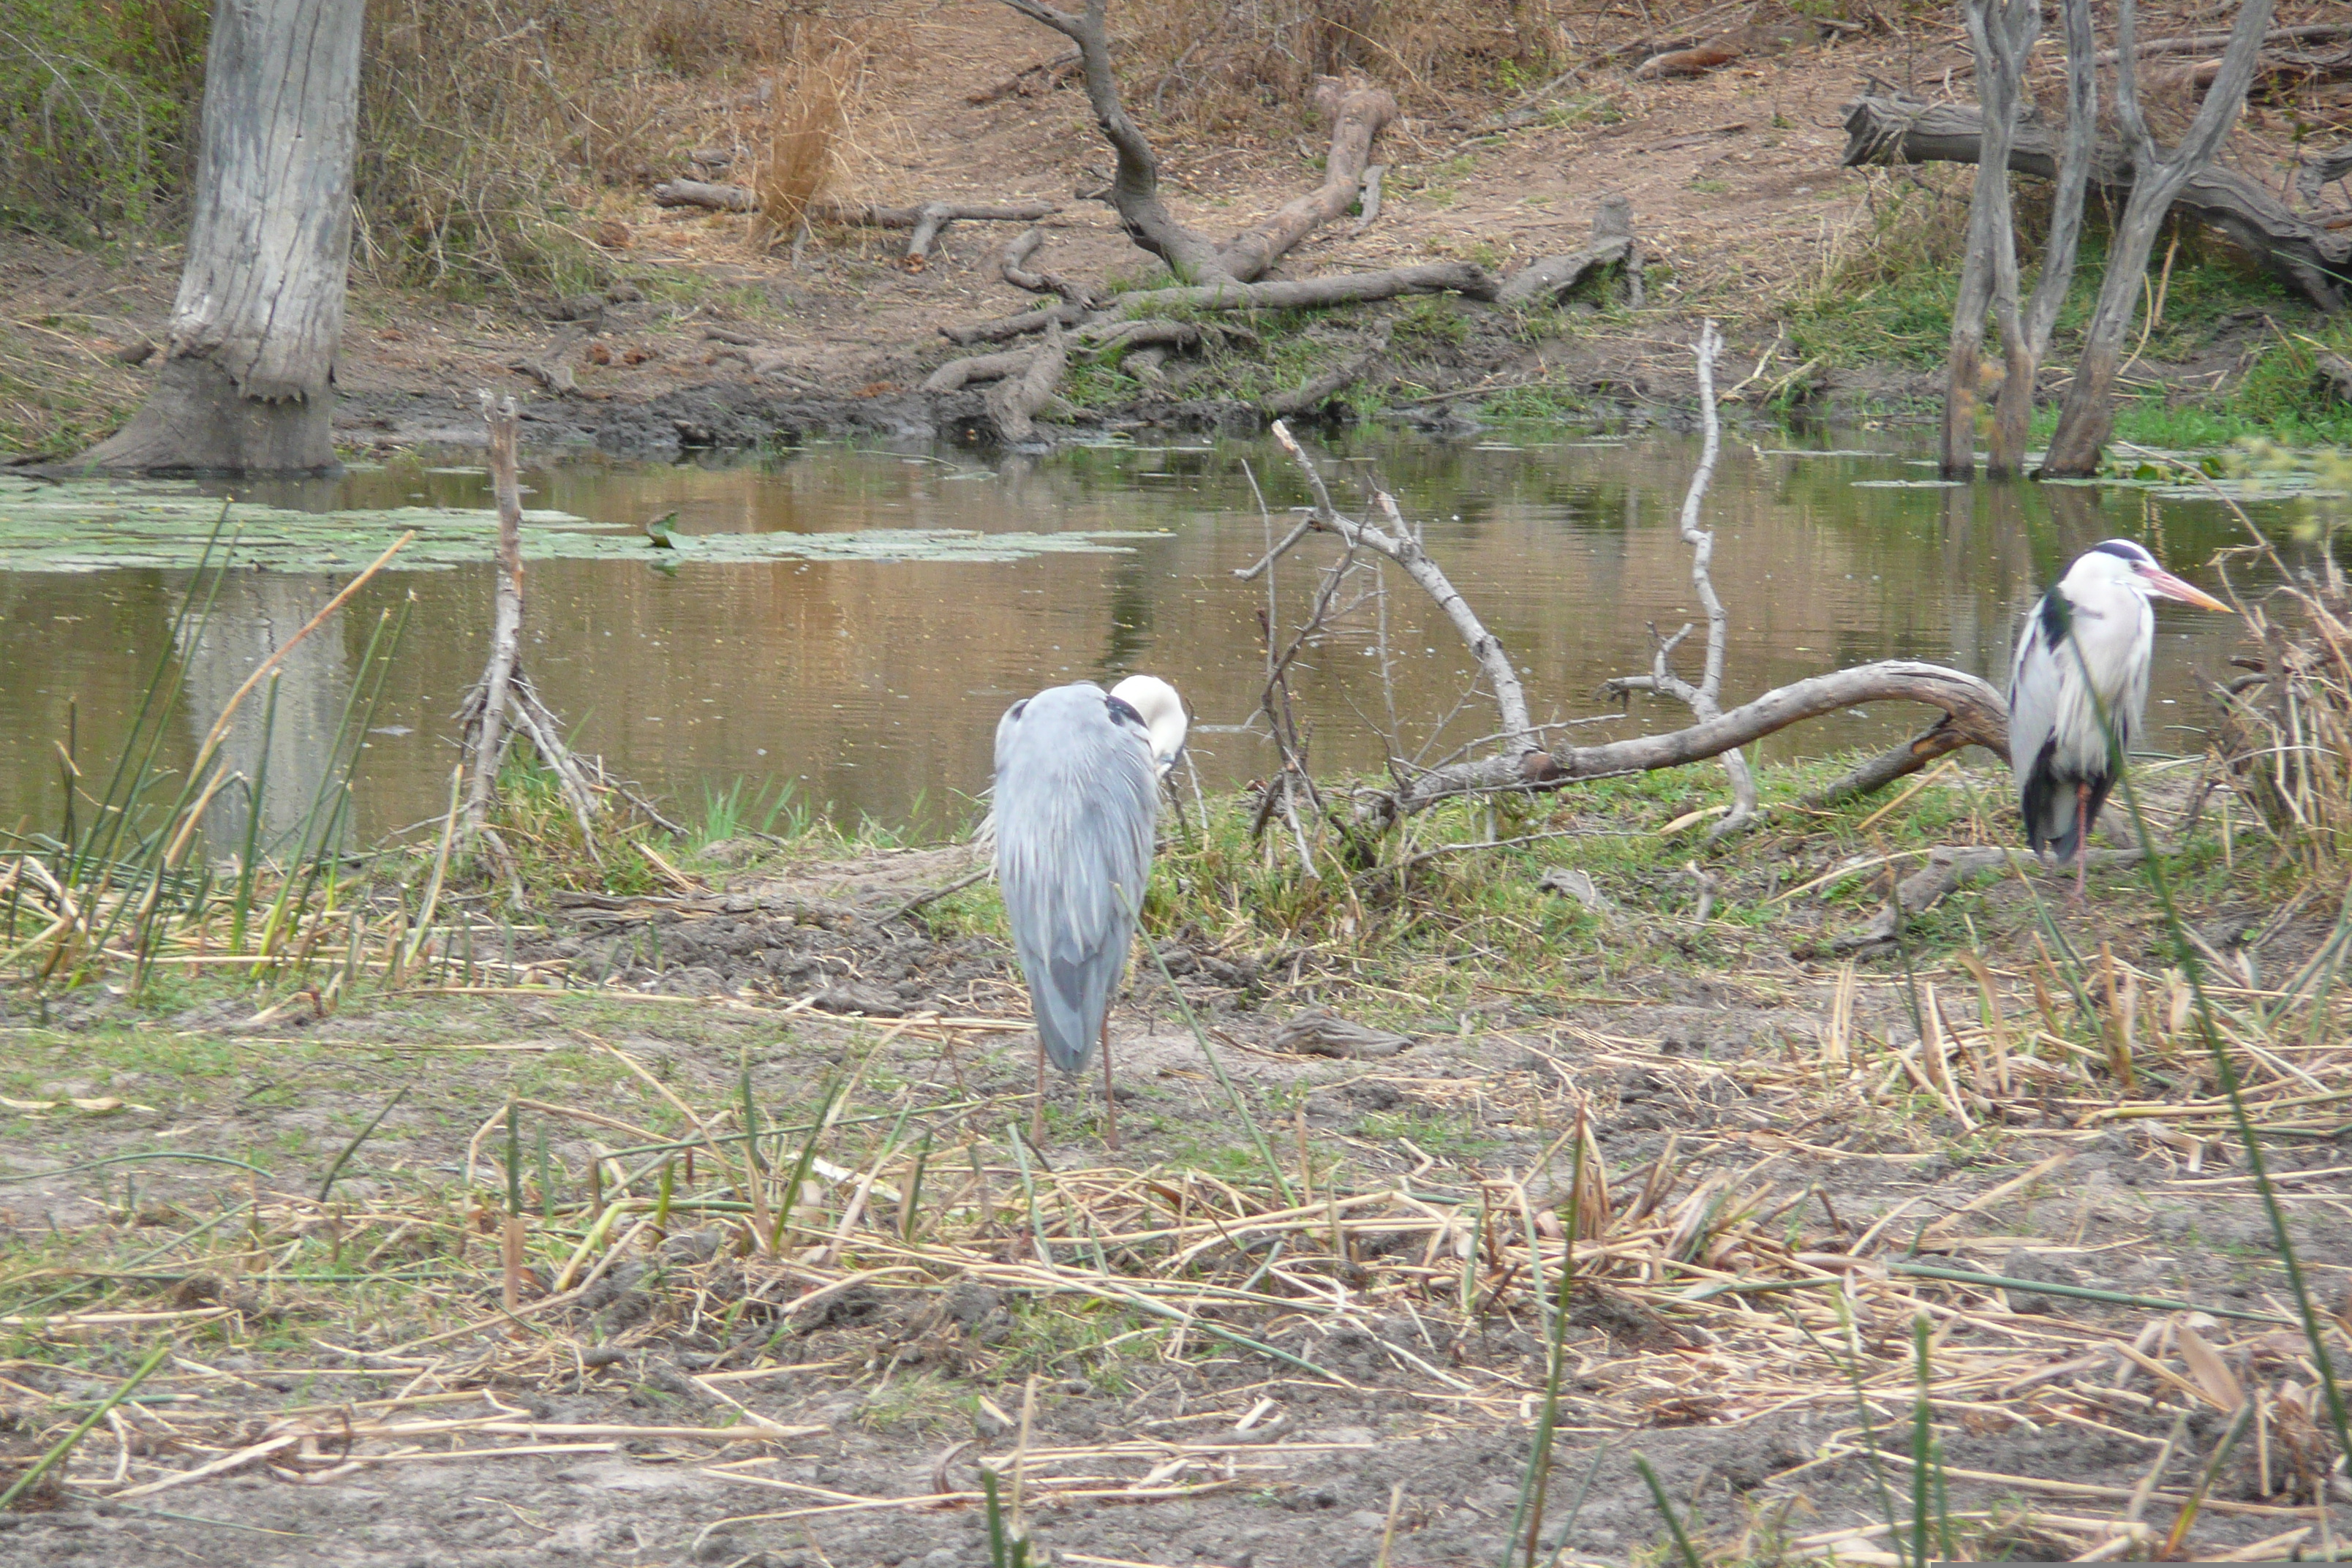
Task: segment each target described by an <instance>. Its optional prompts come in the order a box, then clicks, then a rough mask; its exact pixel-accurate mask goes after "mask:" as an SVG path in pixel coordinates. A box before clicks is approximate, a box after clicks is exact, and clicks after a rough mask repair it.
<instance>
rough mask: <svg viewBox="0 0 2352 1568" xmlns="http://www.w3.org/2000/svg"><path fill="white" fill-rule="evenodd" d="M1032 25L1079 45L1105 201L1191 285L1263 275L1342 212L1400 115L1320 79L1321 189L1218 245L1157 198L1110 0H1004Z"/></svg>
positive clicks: (1379, 93)
mask: <svg viewBox="0 0 2352 1568" xmlns="http://www.w3.org/2000/svg"><path fill="white" fill-rule="evenodd" d="M1004 4H1005V5H1010V6H1011V7H1012V8H1013V9H1014V10H1015V11H1018V12H1020V13H1021V14H1022V15H1023V16H1026V17H1028V18H1029V19H1030V20H1031V21H1033V22H1042V23H1044V24H1045V26H1048V27H1051V28H1053V29H1054V30H1055V32H1057V33H1059V34H1061V35H1062V36H1063V37H1066V38H1068V39H1069V40H1070V41H1071V42H1072V43H1074V44H1076V45H1077V46H1078V60H1079V64H1080V65H1081V67H1082V68H1083V73H1084V76H1085V79H1086V84H1087V102H1088V103H1089V104H1091V105H1092V106H1093V108H1094V111H1095V123H1096V124H1097V126H1099V127H1100V128H1101V130H1102V133H1103V140H1104V141H1106V142H1109V143H1110V146H1111V153H1112V154H1113V157H1114V160H1115V163H1114V167H1113V171H1112V174H1111V183H1110V192H1109V196H1110V204H1111V206H1112V208H1113V210H1115V211H1116V212H1117V213H1118V216H1119V222H1120V224H1121V225H1122V226H1124V227H1125V228H1126V230H1127V235H1128V237H1129V239H1131V240H1133V241H1134V242H1135V243H1136V244H1137V245H1138V246H1139V247H1141V248H1143V249H1145V250H1148V251H1150V253H1151V254H1152V255H1154V256H1157V257H1158V258H1160V259H1161V260H1162V261H1164V262H1166V263H1167V264H1168V269H1169V270H1170V271H1171V272H1172V273H1174V274H1175V275H1176V276H1177V278H1178V279H1180V280H1181V281H1182V282H1185V283H1188V284H1212V285H1214V284H1231V283H1248V282H1252V281H1254V280H1255V279H1259V278H1263V277H1264V276H1265V274H1266V273H1267V271H1269V270H1270V269H1271V268H1273V266H1274V264H1275V263H1276V262H1277V261H1279V260H1281V259H1282V258H1283V257H1284V256H1286V255H1287V254H1288V253H1289V251H1290V250H1291V248H1292V247H1294V246H1296V245H1297V243H1298V242H1299V241H1300V240H1302V239H1304V238H1306V237H1307V235H1309V234H1311V233H1313V232H1314V231H1315V230H1316V229H1317V228H1318V227H1320V226H1322V225H1324V224H1326V223H1328V222H1330V221H1331V220H1332V219H1333V218H1335V217H1338V216H1340V215H1341V214H1342V213H1344V212H1346V211H1347V210H1348V208H1349V205H1351V204H1352V203H1354V201H1355V200H1356V198H1357V195H1359V193H1360V191H1361V190H1362V188H1363V180H1364V172H1365V169H1366V167H1367V166H1368V165H1369V163H1370V159H1371V147H1372V141H1373V139H1374V138H1375V137H1377V136H1378V135H1379V134H1380V133H1381V128H1382V127H1384V126H1386V125H1387V124H1388V122H1389V121H1391V120H1393V119H1394V118H1395V117H1396V112H1397V106H1396V100H1395V99H1393V98H1391V97H1390V96H1389V94H1388V93H1387V92H1386V91H1384V90H1382V89H1380V88H1376V87H1355V88H1349V87H1347V86H1346V85H1344V84H1343V83H1341V82H1339V81H1337V80H1331V79H1326V80H1325V81H1322V82H1320V83H1318V85H1317V88H1316V94H1315V101H1316V106H1317V107H1318V108H1319V109H1321V110H1323V111H1324V112H1325V113H1326V114H1328V115H1329V116H1330V117H1331V121H1332V126H1331V146H1330V152H1329V155H1328V157H1327V158H1326V160H1325V162H1324V174H1325V177H1324V181H1323V184H1322V186H1321V187H1320V188H1319V189H1317V190H1314V191H1311V192H1309V193H1307V195H1303V196H1298V197H1296V198H1294V199H1293V200H1291V201H1289V202H1286V203H1285V204H1284V205H1282V206H1280V207H1278V208H1276V210H1275V211H1274V212H1273V213H1272V214H1271V215H1269V216H1267V217H1266V218H1265V221H1263V222H1261V223H1258V224H1256V225H1255V226H1252V227H1249V228H1245V229H1244V230H1242V231H1241V232H1240V233H1239V234H1236V235H1235V236H1234V237H1233V238H1231V239H1230V240H1227V241H1226V242H1225V243H1224V244H1223V245H1217V244H1215V243H1213V241H1211V240H1210V239H1209V238H1208V237H1206V236H1203V235H1202V234H1200V233H1198V232H1196V231H1195V230H1193V229H1192V228H1189V227H1187V226H1185V225H1184V224H1183V223H1181V221H1179V220H1178V218H1177V217H1176V215H1175V214H1173V213H1171V212H1170V211H1169V210H1168V204H1167V203H1166V202H1165V201H1163V200H1161V199H1160V160H1159V158H1158V157H1157V156H1156V155H1155V154H1154V153H1152V151H1151V143H1150V142H1149V141H1147V140H1146V139H1145V137H1144V134H1143V132H1141V131H1140V130H1139V129H1137V127H1136V123H1135V121H1133V120H1131V119H1129V117H1128V112H1127V108H1126V106H1125V105H1124V104H1123V103H1122V102H1121V101H1120V100H1119V96H1118V78H1117V77H1116V76H1115V75H1114V74H1113V73H1112V70H1111V61H1110V54H1111V48H1110V28H1109V24H1108V20H1107V11H1108V0H1086V9H1085V10H1084V11H1083V12H1079V13H1075V14H1074V13H1071V12H1067V11H1059V10H1056V9H1055V8H1054V7H1053V6H1051V5H1046V4H1045V3H1044V0H1004Z"/></svg>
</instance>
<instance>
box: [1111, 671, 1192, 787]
mask: <svg viewBox="0 0 2352 1568" xmlns="http://www.w3.org/2000/svg"><path fill="white" fill-rule="evenodd" d="M1110 694H1111V695H1112V696H1113V697H1115V698H1117V699H1118V700H1120V701H1121V702H1124V703H1126V704H1127V705H1128V706H1129V708H1132V709H1134V710H1135V711H1136V713H1137V714H1138V715H1139V717H1140V718H1141V719H1142V720H1143V727H1144V728H1145V729H1146V730H1149V731H1151V760H1152V761H1153V762H1154V763H1158V764H1159V767H1160V772H1161V773H1166V772H1167V771H1168V770H1169V769H1170V768H1172V767H1174V766H1175V765H1176V759H1177V757H1179V756H1180V755H1181V754H1182V752H1183V750H1184V731H1185V721H1184V700H1183V699H1182V698H1181V697H1179V696H1177V695H1176V689H1175V688H1174V687H1172V686H1171V685H1169V684H1168V683H1167V682H1166V681H1164V680H1162V679H1160V678H1159V677H1158V676H1156V675H1130V676H1129V677H1128V678H1127V679H1125V680H1122V681H1120V682H1119V683H1118V685H1117V686H1114V687H1112V688H1111V689H1110Z"/></svg>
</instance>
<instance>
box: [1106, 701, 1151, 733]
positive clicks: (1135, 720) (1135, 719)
mask: <svg viewBox="0 0 2352 1568" xmlns="http://www.w3.org/2000/svg"><path fill="white" fill-rule="evenodd" d="M1103 700H1104V701H1106V702H1108V703H1109V704H1110V721H1111V722H1112V723H1114V724H1116V723H1118V722H1119V721H1121V720H1125V721H1127V722H1128V723H1130V724H1132V725H1134V726H1135V727H1136V728H1137V729H1139V730H1141V729H1146V728H1149V726H1147V725H1146V724H1145V723H1144V722H1143V715H1142V714H1140V713H1138V712H1137V711H1136V710H1135V705H1134V704H1133V703H1131V702H1129V701H1128V700H1127V699H1126V698H1124V697H1106V698H1104V699H1103Z"/></svg>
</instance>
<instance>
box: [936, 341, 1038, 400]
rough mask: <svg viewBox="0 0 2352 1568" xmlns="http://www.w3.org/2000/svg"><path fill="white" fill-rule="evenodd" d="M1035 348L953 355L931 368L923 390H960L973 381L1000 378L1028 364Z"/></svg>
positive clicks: (1026, 367)
mask: <svg viewBox="0 0 2352 1568" xmlns="http://www.w3.org/2000/svg"><path fill="white" fill-rule="evenodd" d="M1036 353H1037V351H1036V350H1034V349H1007V350H1006V351H1005V352H1004V353H1001V354H974V355H972V356H971V358H970V359H954V360H950V361H948V363H945V364H943V365H941V366H940V368H939V369H937V370H935V371H933V372H931V374H930V375H929V377H928V378H926V379H925V381H924V382H923V390H924V391H925V392H961V391H962V390H963V389H964V388H965V387H967V386H970V385H971V384H972V383H974V382H976V381H1002V380H1003V379H1004V378H1005V377H1006V376H1008V375H1018V374H1020V373H1021V372H1023V371H1024V370H1027V369H1028V368H1029V362H1030V361H1031V360H1032V359H1034V358H1035V357H1036Z"/></svg>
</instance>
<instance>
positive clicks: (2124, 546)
mask: <svg viewBox="0 0 2352 1568" xmlns="http://www.w3.org/2000/svg"><path fill="white" fill-rule="evenodd" d="M2091 548H2092V549H2093V550H2095V551H2097V552H2100V553H2102V554H2105V555H2113V556H2116V557H2118V558H2119V559H2121V560H2125V561H2128V562H2130V563H2132V564H2133V565H2135V566H2137V565H2138V564H2139V563H2141V562H2142V561H2146V560H2153V559H2154V557H2153V556H2151V555H2149V554H2148V552H2147V551H2146V550H2145V549H2143V548H2141V547H2140V546H2139V545H2137V544H2134V543H2133V542H2131V541H2130V540H2128V539H2109V540H2104V541H2102V542H2099V543H2097V544H2094V545H2093V546H2091Z"/></svg>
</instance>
